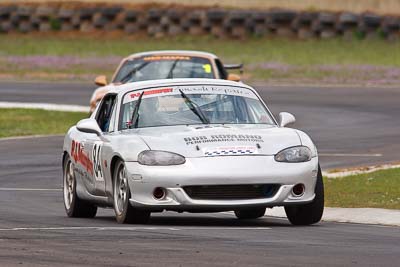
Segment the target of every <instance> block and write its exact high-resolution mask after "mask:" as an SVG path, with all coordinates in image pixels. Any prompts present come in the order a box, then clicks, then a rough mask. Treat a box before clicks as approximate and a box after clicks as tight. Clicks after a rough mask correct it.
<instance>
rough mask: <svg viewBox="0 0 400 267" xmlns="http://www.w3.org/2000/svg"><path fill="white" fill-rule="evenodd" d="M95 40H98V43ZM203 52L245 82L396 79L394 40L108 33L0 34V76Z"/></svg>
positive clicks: (398, 51)
mask: <svg viewBox="0 0 400 267" xmlns="http://www.w3.org/2000/svg"><path fill="white" fill-rule="evenodd" d="M99 39H101V41H99ZM163 49H189V50H204V51H210V52H213V53H215V54H217V55H218V56H220V57H221V58H222V59H223V61H224V62H226V63H236V62H243V63H244V64H245V74H246V76H245V80H267V81H277V82H280V81H283V82H291V81H296V83H298V82H305V83H306V82H310V81H311V82H314V81H319V82H324V83H326V82H328V83H365V82H372V83H378V84H396V85H398V84H400V43H399V42H397V43H390V42H387V41H383V40H380V39H379V38H376V39H368V40H353V41H345V40H342V39H330V40H307V41H301V40H295V39H284V38H257V37H250V38H249V39H247V40H231V39H215V38H213V37H210V36H197V37H194V36H179V37H174V38H162V39H151V38H146V37H142V38H138V37H132V36H126V35H124V34H122V33H116V34H114V35H112V34H108V35H105V36H103V35H96V34H92V35H89V36H76V35H68V34H65V35H58V34H54V35H43V34H33V35H19V34H15V35H1V36H0V63H1V64H0V73H1V75H0V79H2V78H3V79H5V78H7V77H8V78H10V77H11V78H12V77H21V78H33V79H34V78H35V77H36V78H38V79H46V78H47V79H60V78H61V79H66V80H68V79H76V78H81V79H83V80H85V79H89V77H90V79H92V78H93V76H95V75H96V74H107V75H108V76H110V75H111V74H112V73H113V71H114V70H115V68H116V66H117V64H118V63H119V61H120V60H121V59H122V58H123V57H125V56H127V55H129V54H132V53H135V52H140V51H148V50H163Z"/></svg>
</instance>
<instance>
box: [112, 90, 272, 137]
mask: <svg viewBox="0 0 400 267" xmlns="http://www.w3.org/2000/svg"><path fill="white" fill-rule="evenodd" d="M139 99H140V101H138V100H139ZM138 103H139V106H138V108H135V107H136V105H137V104H138ZM135 113H137V114H136V115H135ZM133 118H134V119H133ZM132 119H133V120H135V121H134V122H132ZM193 124H275V122H274V120H273V118H272V116H271V115H270V113H269V112H268V110H267V109H266V108H265V106H264V104H263V103H262V102H261V101H260V100H259V99H258V97H257V95H255V94H254V93H253V92H252V91H251V90H249V89H247V88H244V87H233V86H221V85H218V86H214V85H210V86H208V85H207V86H197V85H193V86H174V87H162V88H152V89H147V90H137V91H131V92H128V93H126V94H125V95H124V97H123V100H122V106H121V112H120V118H119V129H120V130H123V129H128V128H143V127H155V126H172V125H193Z"/></svg>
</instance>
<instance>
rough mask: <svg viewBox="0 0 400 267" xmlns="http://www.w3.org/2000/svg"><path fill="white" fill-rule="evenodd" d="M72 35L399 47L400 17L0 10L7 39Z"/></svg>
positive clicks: (75, 7)
mask: <svg viewBox="0 0 400 267" xmlns="http://www.w3.org/2000/svg"><path fill="white" fill-rule="evenodd" d="M69 31H76V32H82V33H88V32H95V31H104V32H110V31H123V32H125V33H126V34H147V35H148V36H151V37H155V38H159V37H163V36H176V35H180V34H189V35H204V34H210V35H213V36H215V37H218V38H237V39H245V38H246V37H248V36H252V35H253V36H267V37H269V36H274V35H276V36H284V37H291V38H294V37H297V38H299V39H310V38H333V37H338V36H340V37H343V38H344V39H352V38H371V37H377V36H378V37H382V38H385V39H387V40H390V41H396V40H399V37H400V16H381V15H377V14H373V13H370V12H367V13H363V14H354V13H351V12H336V13H334V12H306V11H304V12H299V11H293V10H280V9H273V10H265V11H260V10H242V9H240V10H239V9H237V10H235V9H222V8H215V7H212V8H204V7H203V8H198V7H187V6H179V5H174V6H167V5H154V4H152V5H137V6H134V5H122V4H121V5H110V4H88V3H86V4H85V3H79V2H77V3H76V2H74V3H72V4H71V3H69V4H62V3H48V4H43V3H38V4H33V3H31V4H19V5H16V4H9V5H6V4H3V5H1V6H0V32H1V33H12V32H20V33H31V32H69Z"/></svg>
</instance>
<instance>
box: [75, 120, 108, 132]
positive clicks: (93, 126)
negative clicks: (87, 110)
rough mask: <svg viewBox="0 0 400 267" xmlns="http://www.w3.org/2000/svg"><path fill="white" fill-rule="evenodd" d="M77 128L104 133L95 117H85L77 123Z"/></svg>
mask: <svg viewBox="0 0 400 267" xmlns="http://www.w3.org/2000/svg"><path fill="white" fill-rule="evenodd" d="M76 128H77V129H78V130H79V131H81V132H84V133H93V134H96V135H98V136H100V135H102V133H101V129H100V127H99V125H98V124H97V121H96V120H95V119H90V118H89V119H83V120H80V121H79V122H78V123H77V124H76Z"/></svg>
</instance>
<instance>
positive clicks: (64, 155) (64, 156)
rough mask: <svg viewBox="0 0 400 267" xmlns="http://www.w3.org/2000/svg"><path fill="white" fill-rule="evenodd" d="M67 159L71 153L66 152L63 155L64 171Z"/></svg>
mask: <svg viewBox="0 0 400 267" xmlns="http://www.w3.org/2000/svg"><path fill="white" fill-rule="evenodd" d="M67 157H69V153H68V152H67V151H64V152H63V155H62V168H63V171H64V168H65V160H66V158H67Z"/></svg>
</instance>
